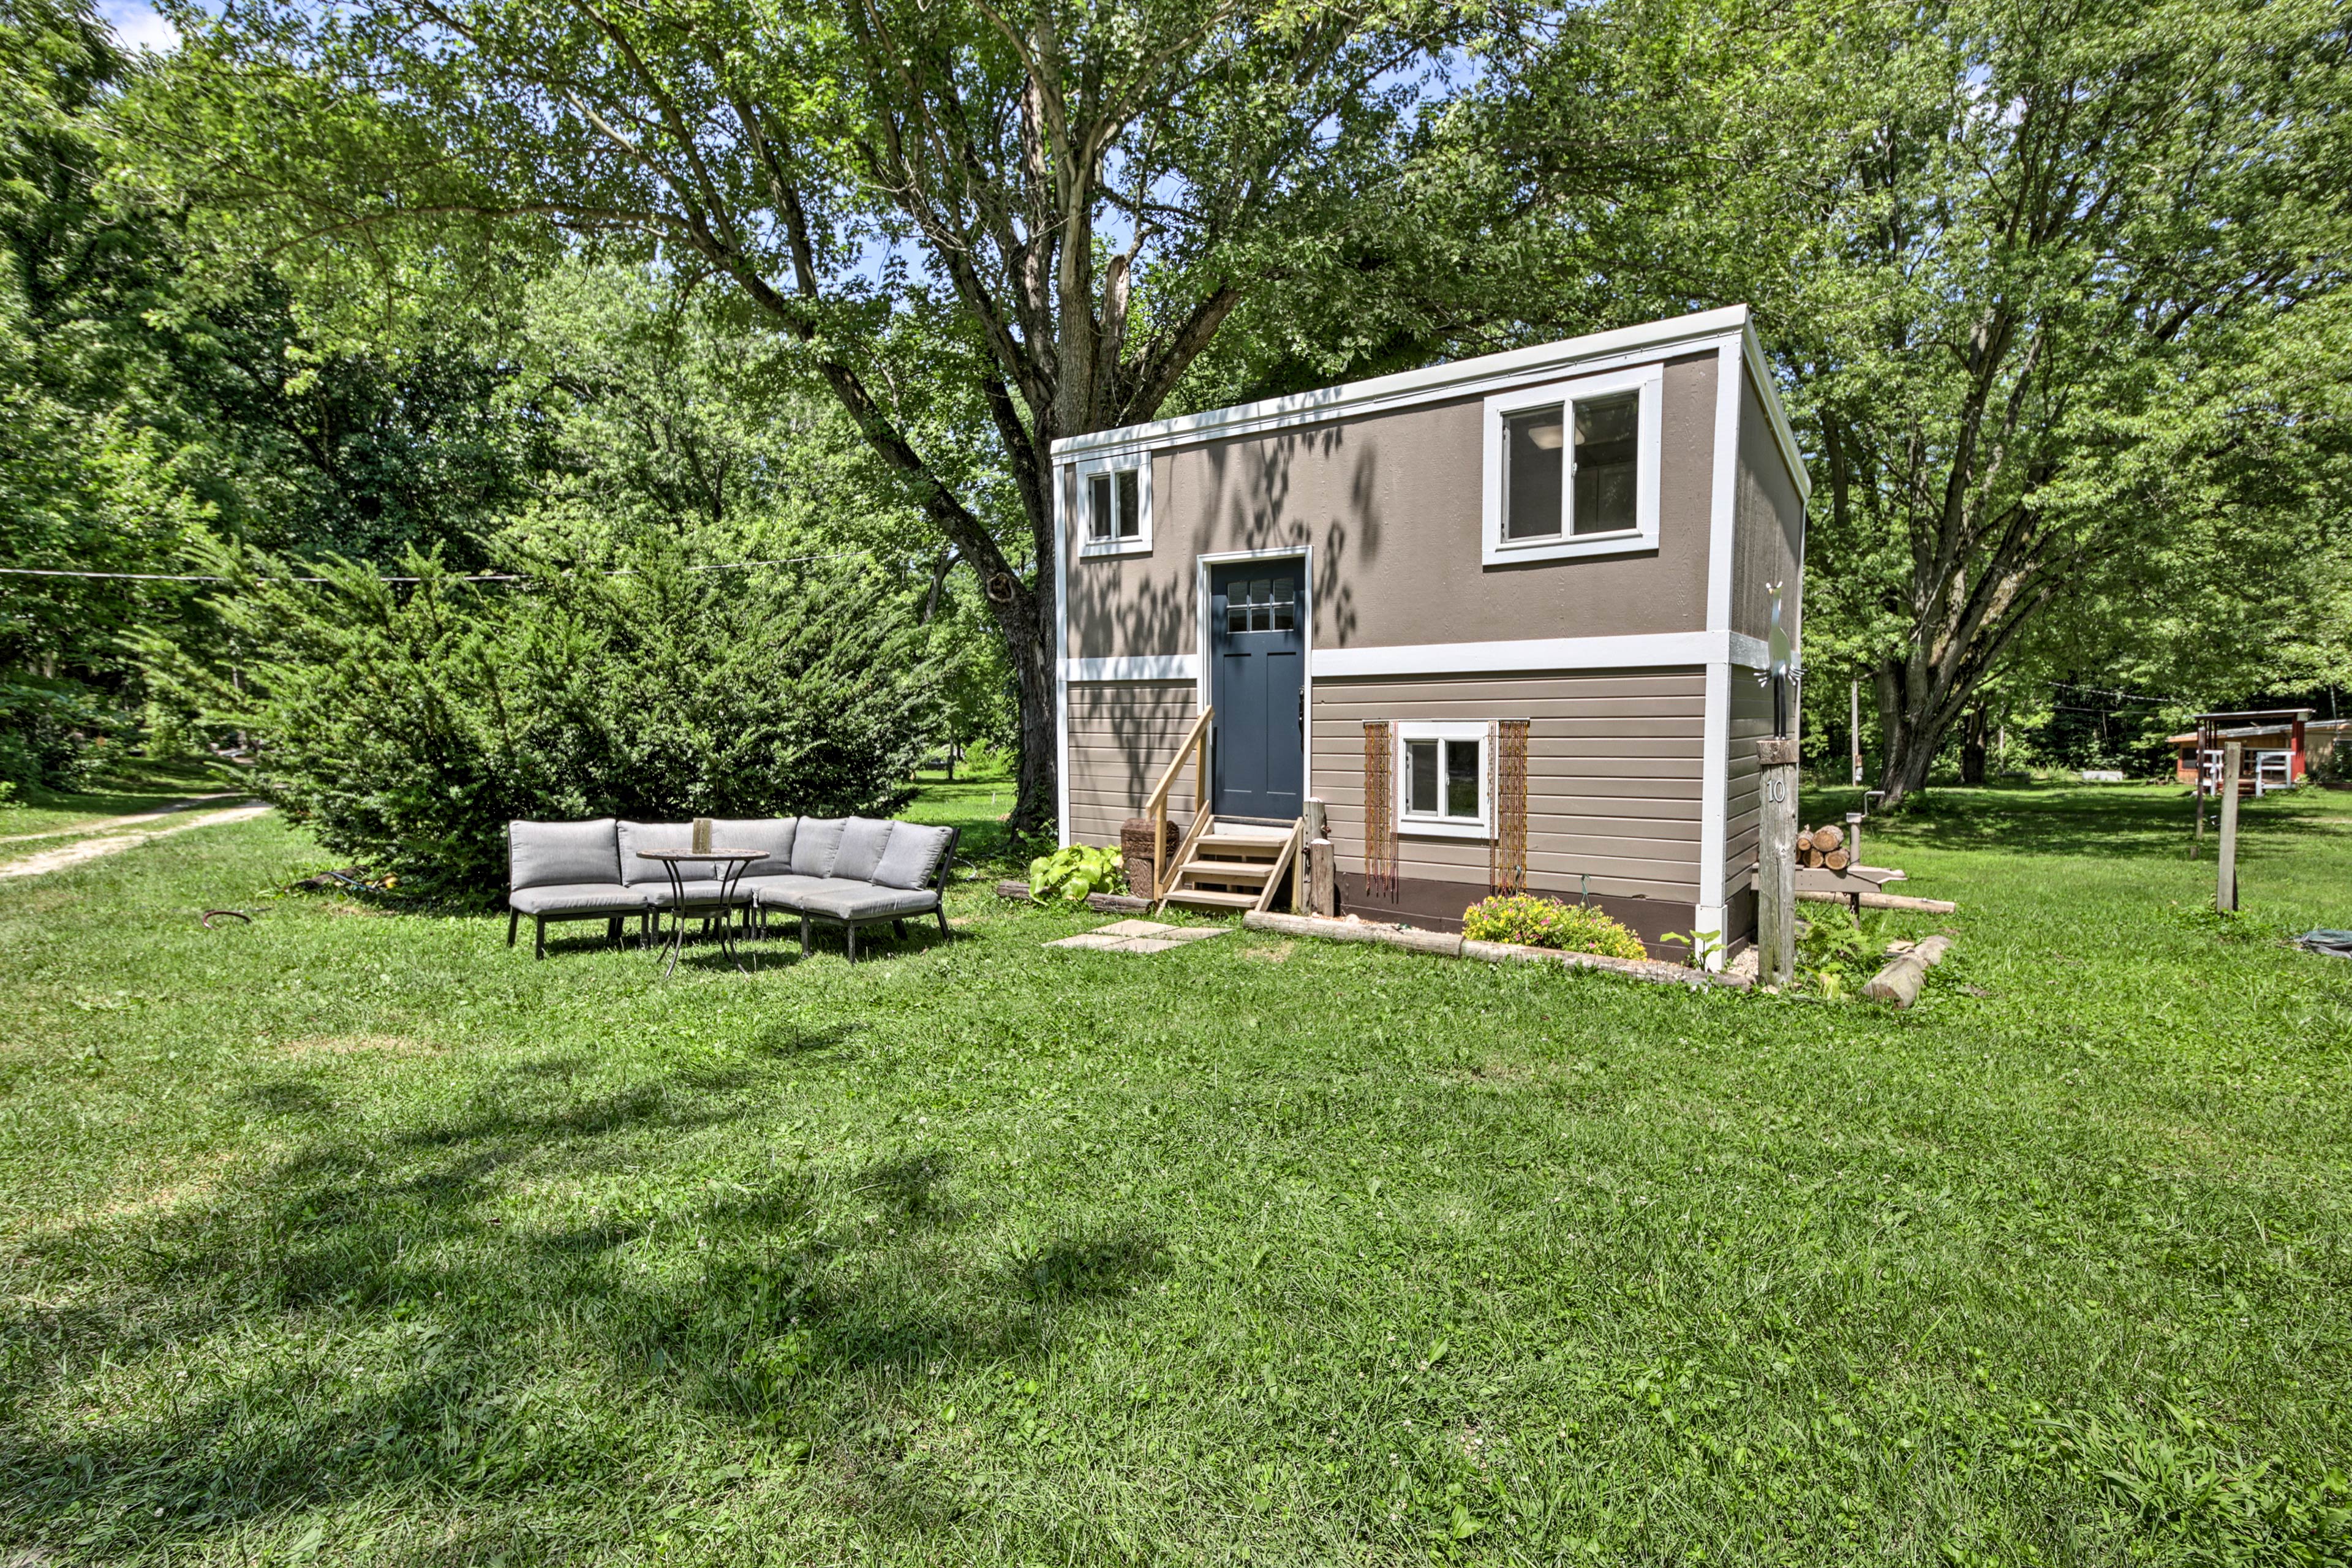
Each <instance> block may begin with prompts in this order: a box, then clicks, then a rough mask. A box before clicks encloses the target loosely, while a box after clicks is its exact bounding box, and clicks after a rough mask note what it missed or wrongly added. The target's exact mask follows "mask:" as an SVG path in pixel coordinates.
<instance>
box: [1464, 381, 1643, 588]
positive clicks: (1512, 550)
mask: <svg viewBox="0 0 2352 1568" xmlns="http://www.w3.org/2000/svg"><path fill="white" fill-rule="evenodd" d="M1665 388H1666V367H1665V366H1664V364H1663V363H1653V364H1641V365H1634V366H1633V367H1632V368H1630V369H1627V370H1620V371H1612V372H1609V373H1608V374H1602V375H1587V376H1580V377H1578V378H1576V379H1574V380H1572V381H1555V382H1549V383H1547V384H1544V385H1541V386H1522V387H1514V388H1512V389H1511V390H1510V391H1508V392H1498V393H1496V395H1494V396H1492V397H1489V398H1488V399H1486V452H1485V461H1484V484H1483V493H1482V497H1481V502H1480V511H1481V513H1482V519H1483V526H1482V529H1481V532H1480V535H1479V545H1480V561H1481V564H1483V565H1487V566H1504V565H1508V564H1510V563H1513V562H1517V561H1559V560H1567V559H1572V558H1574V557H1577V556H1584V555H1632V554H1637V553H1639V552H1643V551H1649V550H1655V549H1656V548H1657V547H1658V483H1659V472H1660V468H1661V466H1662V464H1661V454H1662V452H1663V450H1664V444H1663V441H1662V439H1661V433H1660V429H1659V422H1660V419H1661V416H1663V414H1664V407H1665ZM1621 392H1638V393H1640V394H1641V395H1642V402H1641V421H1642V424H1641V431H1640V434H1639V435H1638V436H1637V437H1635V446H1634V453H1633V527H1632V528H1628V529H1618V530H1616V531H1613V532H1610V533H1585V534H1578V533H1574V532H1572V531H1571V530H1572V529H1573V528H1574V527H1575V526H1576V521H1575V518H1574V516H1573V511H1574V508H1575V505H1576V484H1575V480H1574V478H1573V476H1572V475H1568V474H1563V475H1562V476H1561V479H1562V483H1561V485H1560V523H1559V526H1560V531H1559V534H1557V535H1556V536H1551V537H1547V538H1540V539H1523V540H1507V539H1505V538H1504V537H1503V524H1504V521H1505V519H1504V515H1503V476H1504V465H1505V451H1504V441H1503V416H1505V415H1508V414H1522V413H1525V412H1527V411H1528V410H1529V409H1532V408H1547V407H1551V406H1554V405H1567V404H1570V403H1575V402H1579V401H1580V400H1583V399H1586V398H1593V397H1607V396H1610V395H1612V394H1616V393H1621ZM1573 426H1574V420H1573V418H1572V417H1571V418H1570V427H1571V428H1573ZM1574 451H1575V445H1574V443H1573V441H1571V442H1570V444H1569V446H1568V447H1567V452H1568V453H1570V454H1572V453H1573V452H1574ZM1563 460H1564V461H1565V460H1567V459H1565V458H1564V459H1563Z"/></svg>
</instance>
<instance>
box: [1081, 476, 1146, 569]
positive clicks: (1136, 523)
mask: <svg viewBox="0 0 2352 1568" xmlns="http://www.w3.org/2000/svg"><path fill="white" fill-rule="evenodd" d="M1077 484H1078V495H1077V504H1078V507H1079V509H1080V517H1079V527H1078V535H1079V538H1080V540H1081V541H1082V542H1083V543H1084V553H1087V554H1097V553H1099V554H1109V555H1125V554H1129V553H1132V552H1141V551H1145V550H1149V549H1150V548H1151V480H1150V471H1149V470H1148V469H1147V468H1145V467H1144V466H1143V463H1142V461H1141V460H1140V459H1139V458H1114V459H1110V460H1107V461H1097V462H1096V463H1094V464H1091V465H1088V466H1086V467H1082V468H1079V470H1078V479H1077Z"/></svg>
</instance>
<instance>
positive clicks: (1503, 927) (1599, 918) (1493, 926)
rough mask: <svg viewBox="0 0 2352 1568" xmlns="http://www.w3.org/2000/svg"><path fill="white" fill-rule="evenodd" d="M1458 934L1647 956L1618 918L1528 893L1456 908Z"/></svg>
mask: <svg viewBox="0 0 2352 1568" xmlns="http://www.w3.org/2000/svg"><path fill="white" fill-rule="evenodd" d="M1462 934H1463V935H1464V936H1465V937H1468V938H1470V939H1471V940H1472V941H1473V942H1517V943H1518V944H1519V945H1520V946H1522V947H1552V948H1558V949H1559V950H1560V951H1561V952H1597V953H1600V954H1601V956H1603V957H1605V958H1647V957H1648V956H1649V952H1648V950H1647V949H1645V948H1644V947H1643V945H1642V939H1641V938H1640V937H1638V936H1635V935H1634V934H1633V932H1632V931H1629V930H1627V929H1626V927H1625V926H1624V924H1623V923H1622V922H1621V921H1614V920H1612V919H1611V918H1610V917H1609V916H1607V915H1604V914H1602V913H1601V911H1600V910H1596V909H1591V908H1588V907H1587V906H1585V905H1582V904H1563V903H1561V902H1560V901H1559V900H1557V899H1539V898H1537V897H1536V896H1535V895H1534V894H1532V893H1505V894H1501V895H1498V896H1497V897H1495V898H1491V899H1486V900H1481V901H1480V902H1478V903H1475V904H1473V905H1471V906H1470V907H1469V908H1468V909H1466V910H1463V911H1462Z"/></svg>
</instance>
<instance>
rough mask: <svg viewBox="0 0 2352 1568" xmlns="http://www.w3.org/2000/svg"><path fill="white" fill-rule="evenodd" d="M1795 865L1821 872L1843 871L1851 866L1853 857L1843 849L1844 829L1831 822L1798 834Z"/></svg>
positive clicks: (1806, 829)
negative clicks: (1816, 869) (1809, 867)
mask: <svg viewBox="0 0 2352 1568" xmlns="http://www.w3.org/2000/svg"><path fill="white" fill-rule="evenodd" d="M1797 864H1798V865H1800V866H1811V867H1814V868H1818V869H1820V870H1823V871H1843V870H1844V869H1845V868H1847V867H1848V866H1851V865H1853V856H1852V855H1851V854H1849V853H1847V851H1846V847H1845V829H1844V828H1843V827H1840V826H1838V825H1837V824H1835V823H1834V822H1831V823H1824V824H1822V826H1819V827H1808V828H1805V829H1803V830H1802V831H1801V832H1799V833H1798V835H1797Z"/></svg>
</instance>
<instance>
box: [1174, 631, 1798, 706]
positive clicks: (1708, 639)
mask: <svg viewBox="0 0 2352 1568" xmlns="http://www.w3.org/2000/svg"><path fill="white" fill-rule="evenodd" d="M1735 639H1737V640H1736V641H1735ZM1741 644H1745V645H1746V647H1745V649H1744V650H1743V651H1750V652H1752V651H1753V650H1755V649H1757V648H1759V647H1762V645H1761V644H1759V643H1758V642H1757V640H1756V639H1755V638H1754V637H1740V635H1739V634H1738V633H1737V632H1649V633H1644V634H1641V635H1638V636H1633V637H1526V638H1517V639H1514V640H1512V641H1508V642H1441V643H1408V644H1398V645H1394V646H1391V647H1318V648H1314V649H1312V650H1311V652H1310V653H1309V655H1308V658H1307V664H1308V668H1309V669H1310V671H1311V672H1312V673H1313V675H1315V676H1316V677H1318V678H1320V679H1349V678H1351V677H1354V678H1361V677H1365V676H1411V675H1488V674H1496V673H1500V672H1501V671H1504V670H1528V671H1537V672H1549V671H1555V670H1580V669H1647V668H1670V667H1679V668H1689V667H1692V666H1696V665H1710V664H1725V663H1728V662H1729V661H1730V658H1731V655H1732V653H1733V651H1734V649H1735V648H1738V647H1739V646H1740V645H1741ZM1203 700H1204V701H1205V700H1206V699H1205V698H1204V699H1203Z"/></svg>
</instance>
